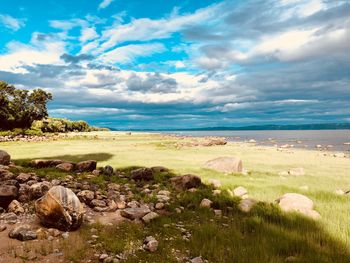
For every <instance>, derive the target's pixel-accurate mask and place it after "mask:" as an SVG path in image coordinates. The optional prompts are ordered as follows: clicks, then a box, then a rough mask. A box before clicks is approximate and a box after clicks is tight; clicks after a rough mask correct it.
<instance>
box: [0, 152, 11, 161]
mask: <svg viewBox="0 0 350 263" xmlns="http://www.w3.org/2000/svg"><path fill="white" fill-rule="evenodd" d="M10 162H11V156H10V155H9V154H8V153H7V152H5V151H2V150H0V164H1V165H9V164H10Z"/></svg>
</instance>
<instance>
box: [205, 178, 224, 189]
mask: <svg viewBox="0 0 350 263" xmlns="http://www.w3.org/2000/svg"><path fill="white" fill-rule="evenodd" d="M208 184H209V185H210V186H212V187H214V188H220V187H221V182H220V180H217V179H209V180H208Z"/></svg>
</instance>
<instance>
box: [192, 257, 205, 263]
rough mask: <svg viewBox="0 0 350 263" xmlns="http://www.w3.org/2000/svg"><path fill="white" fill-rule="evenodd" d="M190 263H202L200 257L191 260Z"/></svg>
mask: <svg viewBox="0 0 350 263" xmlns="http://www.w3.org/2000/svg"><path fill="white" fill-rule="evenodd" d="M191 263H204V261H203V259H202V257H195V258H192V259H191Z"/></svg>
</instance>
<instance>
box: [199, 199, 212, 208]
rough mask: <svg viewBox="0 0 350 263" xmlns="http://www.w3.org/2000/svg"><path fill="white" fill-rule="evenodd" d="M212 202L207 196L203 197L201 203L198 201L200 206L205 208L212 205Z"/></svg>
mask: <svg viewBox="0 0 350 263" xmlns="http://www.w3.org/2000/svg"><path fill="white" fill-rule="evenodd" d="M212 204H213V202H212V201H210V200H209V199H207V198H204V199H203V200H202V201H201V203H200V207H206V208H210V207H211V206H212Z"/></svg>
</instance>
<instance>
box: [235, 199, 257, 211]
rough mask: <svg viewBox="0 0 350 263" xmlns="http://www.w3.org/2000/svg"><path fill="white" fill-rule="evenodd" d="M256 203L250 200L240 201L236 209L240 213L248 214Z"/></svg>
mask: <svg viewBox="0 0 350 263" xmlns="http://www.w3.org/2000/svg"><path fill="white" fill-rule="evenodd" d="M257 203H258V201H256V200H254V199H251V198H247V199H242V200H241V201H240V202H239V204H238V208H239V209H240V210H241V211H243V212H246V213H248V212H250V210H251V209H252V208H253V207H254V206H255V205H256V204H257Z"/></svg>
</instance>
